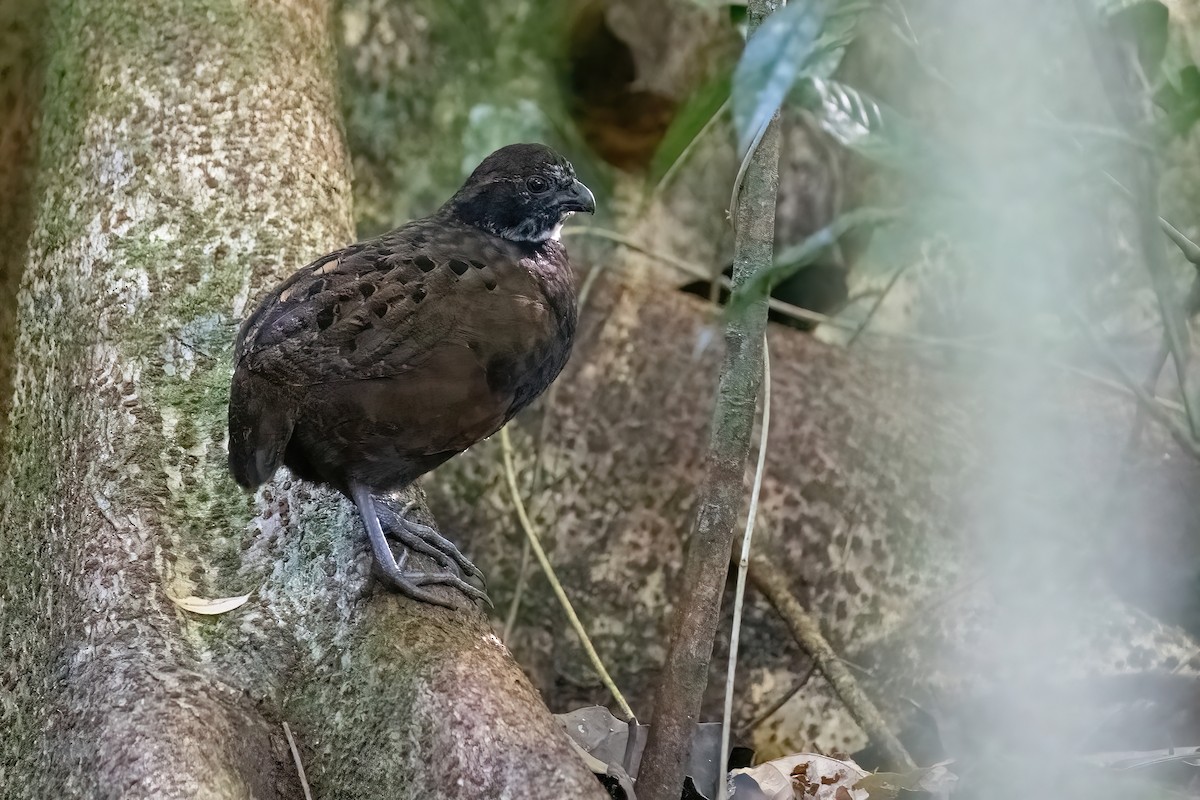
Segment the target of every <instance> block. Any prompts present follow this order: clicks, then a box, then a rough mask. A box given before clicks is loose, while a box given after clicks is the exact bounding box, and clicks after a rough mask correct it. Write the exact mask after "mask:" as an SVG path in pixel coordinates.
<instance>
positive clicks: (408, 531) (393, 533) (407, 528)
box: [380, 500, 485, 583]
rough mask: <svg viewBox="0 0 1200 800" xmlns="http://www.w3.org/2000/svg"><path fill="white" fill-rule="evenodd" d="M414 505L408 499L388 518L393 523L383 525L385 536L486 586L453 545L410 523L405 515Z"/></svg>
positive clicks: (419, 524) (434, 533)
mask: <svg viewBox="0 0 1200 800" xmlns="http://www.w3.org/2000/svg"><path fill="white" fill-rule="evenodd" d="M415 505H416V501H413V500H410V501H408V503H406V504H405V506H404V508H402V509H400V511H399V512H397V513H396V514H394V515H392V516H390V518H389V519H388V522H390V523H392V524H389V525H385V526H384V529H383V532H384V534H385V535H387V536H390V537H392V538H393V539H396V540H397V541H399V542H400V543H401V544H403V545H404V546H405V547H407V548H408V549H410V550H412V551H413V552H416V553H424V554H425V555H427V556H429V557H430V558H432V559H433V560H434V561H437V562H438V563H439V564H441V565H442V566H443V567H445V568H446V569H452V570H454V571H455V572H456V573H458V574H460V575H465V576H467V577H468V578H472V579H475V580H478V581H479V582H480V583H485V580H484V577H483V572H482V571H480V569H479V567H477V566H475V565H474V564H472V563H471V561H470V560H469V559H468V558H467V557H466V556H464V555H463V554H462V551H461V550H459V549H458V546H457V545H455V544H454V542H452V541H450V540H449V539H447V538H446V537H445V536H442V535H441V534H440V533H438V532H437V531H436V530H434V529H433V528H431V527H429V526H428V525H422V524H421V523H419V522H413V521H412V520H411V519H409V518H408V512H409V511H411V510H412V508H413V506H415ZM380 521H381V522H382V520H380Z"/></svg>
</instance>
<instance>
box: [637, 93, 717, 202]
mask: <svg viewBox="0 0 1200 800" xmlns="http://www.w3.org/2000/svg"><path fill="white" fill-rule="evenodd" d="M732 82H733V76H732V75H730V74H729V73H724V74H722V75H721V76H719V77H718V78H717V79H716V80H714V81H712V82H710V83H709V84H707V85H706V86H703V87H701V88H700V89H699V90H698V91H697V92H695V93H694V94H693V95H692V96H691V97H689V98H688V101H687V103H685V104H684V106H683V108H682V109H680V110H679V113H678V114H676V115H675V118H674V119H673V120H671V127H669V128H667V132H666V134H665V135H664V136H663V140H662V142H660V143H659V145H658V149H657V150H655V151H654V158H653V159H652V160H651V161H650V176H649V179H650V184H651V185H652V186H654V187H655V188H659V187H661V186H662V185H663V184H665V183H666V182H667V179H668V178H669V177H670V175H671V174H672V173H674V171H675V170H676V169H677V168H678V166H679V165H680V164H682V163H683V160H684V159H685V158H686V157H687V154H688V152H689V151H690V150H691V148H692V145H693V144H694V143H695V141H696V139H698V138H699V137H700V134H701V133H703V132H704V130H705V129H706V128H708V126H709V125H711V124H712V123H713V122H714V120H716V119H717V118H718V117H719V116H720V115H721V114H722V113H723V111H724V110H725V107H726V104H727V103H728V102H729V89H730V86H731V85H732Z"/></svg>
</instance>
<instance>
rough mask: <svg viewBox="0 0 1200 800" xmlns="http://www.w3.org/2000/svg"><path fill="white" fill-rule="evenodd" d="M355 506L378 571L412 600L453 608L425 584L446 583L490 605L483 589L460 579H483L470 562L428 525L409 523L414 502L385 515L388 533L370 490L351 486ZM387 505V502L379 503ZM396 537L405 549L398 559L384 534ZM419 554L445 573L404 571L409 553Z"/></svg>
mask: <svg viewBox="0 0 1200 800" xmlns="http://www.w3.org/2000/svg"><path fill="white" fill-rule="evenodd" d="M351 496H352V497H353V498H354V503H355V505H357V506H358V511H359V514H360V516H362V519H363V523H364V525H365V526H366V528H367V535H368V537H369V538H370V540H371V550H372V552H373V553H374V554H375V563H376V564H377V565H378V566H379V569H380V571H381V572H382V573H383V575H384V577H385V578H386V579H387V581H388V583H390V584H391V585H392V586H394V587H395V588H396V589H398V590H399V591H400V593H401V594H404V595H405V596H407V597H411V598H412V599H414V600H420V601H421V602H424V603H430V604H432V605H437V606H444V607H446V608H456V607H457V606H455V605H454V604H453V603H451V602H450V601H448V600H446V599H445V598H444V597H443V596H442V595H440V594H437V593H434V592H431V591H429V589H428V588H426V587H432V586H449V587H451V588H454V589H458V590H459V591H460V592H462V593H463V594H465V595H466V596H467V597H469V598H471V599H472V600H480V601H483V602H484V603H487V604H488V605H489V606H490V605H492V601H491V600H490V599H489V598H488V596H487V593H486V592H484V591H483V590H482V589H480V588H478V587H476V586H473V585H472V584H470V583H468V582H467V581H466V580H464V579H463V574H464V573H466V574H467V575H469V576H471V577H474V578H478V580H479V581H480V582H482V581H483V573H481V572H480V571H479V569H478V568H476V566H475V565H474V564H472V563H471V562H470V561H468V560H467V558H466V556H464V555H463V554H462V553H461V552H459V550H458V548H457V547H455V546H454V543H453V542H451V541H450V540H448V539H446V538H445V537H444V536H442V535H441V534H439V533H438V532H437V531H435V530H434V529H433V528H430V527H429V526H428V525H421V524H420V523H416V522H412V521H411V520H409V519H408V518H407V516H406V515H407V514H408V512H409V510H411V508H412V506H413V504H412V503H409V504H408V505H406V506H405V507H404V508H403V509H402V510H401V511H400V513H398V514H396V513H394V512H393V513H389V514H388V522H389V524H388V526H387V534H385V533H384V530H383V526H382V525H381V524H380V519H379V516H378V513H377V508H376V504H375V502H374V498H373V497H372V496H371V493H370V491H369V490H367V489H366V488H364V487H352V495H351ZM380 507H383V508H386V505H384V506H380ZM389 535H390V536H391V537H392V538H394V539H396V540H398V541H399V542H400V544H402V545H403V546H404V550H403V551H402V552H401V554H400V558H399V559H398V560H397V558H396V556H395V555H394V554H393V553H392V548H391V546H390V545H389V543H388V541H387V536H389ZM410 551H411V552H415V553H421V554H423V555H426V556H429V557H430V558H432V559H434V560H435V561H437V562H438V563H439V564H440V565H442V567H444V568H445V569H446V570H447V571H446V572H418V571H413V570H406V569H405V564H406V563H407V561H408V555H409V552H410Z"/></svg>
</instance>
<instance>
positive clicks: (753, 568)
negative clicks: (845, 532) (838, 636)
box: [750, 556, 917, 772]
mask: <svg viewBox="0 0 1200 800" xmlns="http://www.w3.org/2000/svg"><path fill="white" fill-rule="evenodd" d="M750 581H751V582H752V583H753V584H754V586H755V588H757V589H758V590H759V591H760V592H762V593H763V595H764V596H766V598H767V600H769V601H770V602H771V605H772V606H774V607H775V610H776V611H778V612H779V616H781V617H783V621H784V622H785V623H787V626H788V628H789V629H790V630H791V632H792V636H794V637H796V641H797V642H798V643H799V644H800V646H801V647H803V648H804V650H805V652H807V653H808V654H809V656H811V657H812V659H813V661H815V662H816V664H817V669H819V670H821V674H823V675H824V676H825V678H826V679H827V680H828V681H829V683H830V685H831V686H833V690H834V691H835V692H837V696H838V697H839V698H840V699H841V701H842V702H843V703H845V705H846V709H847V710H848V711H849V712H850V716H852V717H854V721H855V722H857V723H858V724H859V725H860V726H862V729H863V730H864V731H866V733H867V735H868V736H870V737H871V741H873V742H875V743H877V744H878V745H879V746H880V747H881V748H882V749H883V752H884V754H885V755H886V756H887V759H888V761H889V762H891V763H890V764H889V766H890V767H891V768H892V769H895V770H897V771H902V772H908V771H911V770H914V769H916V768H917V765H916V764H915V763H914V762H913V760H912V756H910V755H909V754H908V751H907V750H905V749H904V745H903V744H901V743H900V740H899V739H898V738H896V735H895V734H894V733H892V731H891V729H890V728H889V727H888V725H887V722H885V721H884V719H883V715H882V714H880V713H879V709H878V708H876V707H875V703H873V702H872V701H871V698H869V697H867V695H866V693H865V692H863V690H862V688H861V687H860V686H859V685H858V681H856V680H854V676H853V675H851V674H850V670H848V669H846V665H845V664H844V663H843V662H842V660H841V659H840V658H839V657H838V654H837V653H835V652H834V650H833V647H832V646H831V645H830V644H829V641H828V640H827V639H826V638H825V636H824V635H823V634H822V633H821V626H820V625H818V624H817V621H816V620H815V619H813V617H812V616H811V615H810V614H809V613H808V612H807V611H805V610H804V607H803V606H802V605H800V603H799V601H797V600H796V598H795V597H793V596H792V593H791V591H790V590H789V589H788V582H787V578H786V577H784V575H783V573H782V572H780V571H779V569H778V568H777V567H776V566H775V565H774V564H772V563H771V562H770V561H768V560H767V559H765V558H763V557H762V556H752V557H751V559H750Z"/></svg>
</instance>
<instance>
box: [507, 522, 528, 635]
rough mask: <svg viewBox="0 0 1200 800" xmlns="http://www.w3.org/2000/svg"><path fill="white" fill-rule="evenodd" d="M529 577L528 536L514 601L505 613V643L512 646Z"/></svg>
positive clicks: (518, 571)
mask: <svg viewBox="0 0 1200 800" xmlns="http://www.w3.org/2000/svg"><path fill="white" fill-rule="evenodd" d="M528 579H529V539H528V537H526V539H525V541H524V542H523V544H522V546H521V566H520V568H519V569H518V570H517V585H516V586H515V587H514V588H513V596H512V602H510V603H509V604H508V613H507V614H505V615H504V639H503V641H504V643H505V644H506V645H508V646H509V647H512V634H513V628H514V627H516V624H517V612H518V611H519V610H520V609H521V596H522V595H524V594H525V585H526V583H528Z"/></svg>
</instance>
